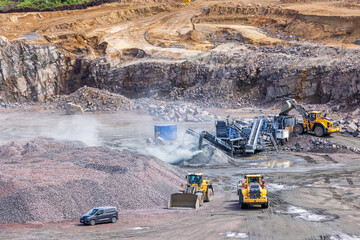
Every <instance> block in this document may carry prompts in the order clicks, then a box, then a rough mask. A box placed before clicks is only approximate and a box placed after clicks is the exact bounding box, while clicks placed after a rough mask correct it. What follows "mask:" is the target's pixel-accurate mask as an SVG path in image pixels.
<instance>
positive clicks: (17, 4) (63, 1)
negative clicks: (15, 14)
mask: <svg viewBox="0 0 360 240" xmlns="http://www.w3.org/2000/svg"><path fill="white" fill-rule="evenodd" d="M90 1H91V0H19V1H16V0H0V9H11V8H24V7H29V8H36V9H44V8H51V7H57V6H62V5H70V4H82V3H86V2H90Z"/></svg>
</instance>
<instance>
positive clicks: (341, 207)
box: [0, 111, 360, 239]
mask: <svg viewBox="0 0 360 240" xmlns="http://www.w3.org/2000/svg"><path fill="white" fill-rule="evenodd" d="M233 112H235V111H233ZM239 115H241V114H239ZM0 116H1V117H2V119H3V120H7V121H2V122H4V123H6V124H5V125H2V130H1V131H0V132H2V134H0V139H1V140H2V142H5V139H6V138H7V137H8V136H9V132H8V133H4V130H6V129H12V131H11V134H13V135H11V138H14V139H16V138H18V137H19V136H28V137H30V136H33V135H37V134H39V133H44V132H47V133H48V134H49V133H51V131H48V130H49V129H53V128H56V126H57V124H58V123H59V122H65V123H66V124H65V125H66V126H67V129H72V128H74V127H75V128H76V126H77V124H76V122H77V121H79V120H75V122H72V121H71V120H69V119H68V120H65V121H63V120H64V119H63V120H62V121H59V119H61V118H65V116H62V115H57V116H54V114H40V113H38V114H35V115H34V114H30V113H29V114H28V115H25V114H23V113H22V114H21V113H18V112H15V113H11V114H9V113H7V114H5V115H0ZM66 117H68V118H73V119H76V118H78V116H66ZM86 117H91V119H96V120H94V121H96V122H97V124H94V126H95V129H97V132H96V133H94V138H98V137H99V136H101V137H100V138H101V139H102V140H100V141H98V144H99V143H100V144H104V142H109V141H110V142H111V141H115V140H114V136H117V137H118V138H119V139H124V140H126V137H127V138H129V137H135V138H137V137H140V138H142V139H144V138H146V137H151V136H152V134H153V132H152V125H153V124H154V123H156V122H152V121H151V120H149V116H146V115H141V116H140V115H136V113H132V114H131V113H128V114H121V113H118V114H101V115H91V116H88V115H85V116H82V118H86ZM40 119H41V121H38V120H40ZM31 122H32V123H33V125H32V127H31V128H25V127H24V126H23V125H24V124H25V123H31ZM81 122H84V119H81ZM86 122H90V121H88V120H87V121H86ZM114 122H115V123H114ZM35 123H36V124H35ZM211 125H212V123H210V124H209V125H208V126H205V125H204V124H203V123H192V124H187V123H183V124H179V126H180V129H185V128H187V127H191V128H194V129H202V128H206V127H208V128H210V127H211ZM139 128H140V129H142V130H141V131H139V132H137V130H135V129H139ZM30 129H32V130H33V131H32V132H30ZM27 131H28V132H27ZM87 131H89V128H87V130H86V128H85V132H87ZM130 132H132V133H134V134H132V136H129V133H130ZM24 133H27V134H24ZM111 133H112V134H111ZM7 134H8V135H7ZM56 135H57V134H56V132H53V136H56ZM77 136H80V135H79V134H77ZM67 137H69V136H67ZM69 138H71V137H69ZM74 138H76V136H74ZM308 138H309V139H310V138H311V136H309V137H308ZM330 138H331V141H334V142H340V143H343V144H344V143H345V142H348V143H351V144H353V145H354V146H357V147H359V146H360V141H358V140H357V139H356V138H352V137H345V136H342V135H332V136H331V137H330ZM359 159H360V157H359V155H358V154H354V153H350V152H349V153H307V152H296V153H294V152H281V153H277V154H276V153H274V152H262V153H260V154H257V155H253V156H250V157H247V158H241V159H237V160H236V161H237V166H236V167H235V166H229V165H222V166H212V167H210V166H209V167H201V168H195V167H193V168H184V170H185V171H198V170H200V171H203V172H204V173H205V174H206V175H207V176H208V177H209V178H210V180H211V181H212V182H213V184H214V187H215V198H214V200H213V201H212V202H210V203H206V204H205V206H204V207H202V208H200V209H198V210H168V209H160V210H151V209H149V210H147V211H126V212H123V211H121V209H120V219H119V221H118V223H116V224H102V225H96V226H95V227H85V226H82V225H80V224H78V220H74V221H70V222H61V223H31V224H2V225H0V239H113V238H115V239H118V238H121V239H170V238H172V239H190V238H192V239H231V238H239V239H360V230H359V229H360V228H359V225H360V224H359V222H360V212H359V204H360V198H359V197H360V190H359V186H360V177H359V175H358V171H359V170H360V162H359ZM249 173H261V174H263V175H264V176H265V177H266V178H267V179H268V183H269V198H270V207H269V208H268V209H261V208H256V207H254V208H251V209H246V210H241V209H239V207H238V196H237V194H236V183H237V182H238V181H239V180H240V179H241V178H242V176H243V175H244V174H249ZM179 185H180V183H179ZM170 194H171V193H169V196H170Z"/></svg>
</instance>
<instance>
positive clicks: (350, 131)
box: [346, 123, 358, 133]
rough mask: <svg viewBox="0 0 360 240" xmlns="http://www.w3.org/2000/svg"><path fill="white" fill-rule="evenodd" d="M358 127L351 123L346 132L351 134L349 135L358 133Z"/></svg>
mask: <svg viewBox="0 0 360 240" xmlns="http://www.w3.org/2000/svg"><path fill="white" fill-rule="evenodd" d="M357 129H358V128H357V126H356V125H355V124H353V123H350V124H349V125H347V126H346V130H347V131H348V132H349V133H353V132H356V130H357Z"/></svg>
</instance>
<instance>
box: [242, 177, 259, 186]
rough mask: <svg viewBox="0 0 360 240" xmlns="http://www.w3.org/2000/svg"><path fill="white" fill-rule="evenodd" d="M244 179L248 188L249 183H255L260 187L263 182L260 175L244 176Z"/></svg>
mask: <svg viewBox="0 0 360 240" xmlns="http://www.w3.org/2000/svg"><path fill="white" fill-rule="evenodd" d="M244 178H245V179H246V184H247V185H248V186H250V185H251V183H257V184H260V185H261V183H262V180H263V179H262V177H261V176H260V175H245V176H244Z"/></svg>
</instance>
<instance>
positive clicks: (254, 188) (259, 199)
mask: <svg viewBox="0 0 360 240" xmlns="http://www.w3.org/2000/svg"><path fill="white" fill-rule="evenodd" d="M244 178H245V180H241V181H239V183H238V187H237V192H238V195H239V206H240V208H241V209H244V208H247V207H248V206H253V205H260V206H261V207H262V208H268V207H269V201H268V198H267V182H266V180H263V177H262V176H261V175H245V177H244Z"/></svg>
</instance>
